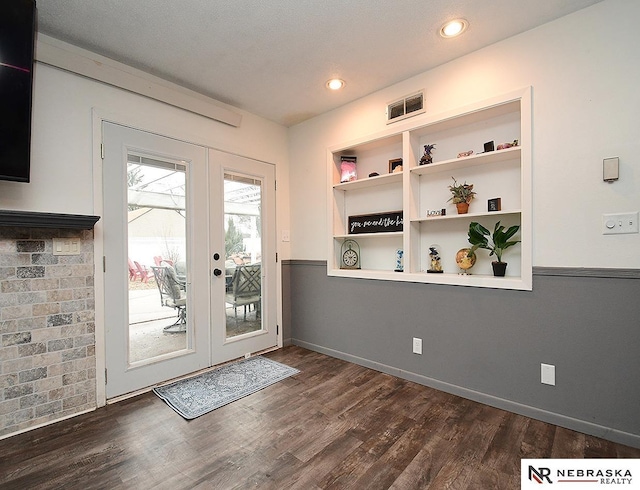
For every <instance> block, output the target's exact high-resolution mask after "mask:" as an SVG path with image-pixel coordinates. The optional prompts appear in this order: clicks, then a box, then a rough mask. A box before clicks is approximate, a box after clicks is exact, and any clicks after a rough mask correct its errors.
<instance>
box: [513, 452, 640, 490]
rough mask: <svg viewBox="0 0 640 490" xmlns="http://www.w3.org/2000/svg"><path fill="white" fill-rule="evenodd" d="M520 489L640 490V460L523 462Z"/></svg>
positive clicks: (549, 460)
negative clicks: (589, 489)
mask: <svg viewBox="0 0 640 490" xmlns="http://www.w3.org/2000/svg"><path fill="white" fill-rule="evenodd" d="M520 469H521V472H522V473H521V478H520V488H521V489H529V488H541V487H540V486H541V485H547V486H548V485H553V487H552V488H558V489H561V488H573V489H575V490H579V489H582V488H585V489H588V488H603V487H604V488H611V487H616V488H617V487H620V486H622V487H623V488H636V489H640V459H523V460H522V461H521V464H520Z"/></svg>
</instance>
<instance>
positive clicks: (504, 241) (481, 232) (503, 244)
mask: <svg viewBox="0 0 640 490" xmlns="http://www.w3.org/2000/svg"><path fill="white" fill-rule="evenodd" d="M519 229H520V226H518V225H513V226H510V227H509V228H508V229H506V231H505V227H504V226H502V225H501V224H500V222H499V221H498V222H497V223H496V226H495V228H494V229H493V234H492V235H491V236H489V235H490V232H489V230H487V229H486V228H485V227H484V226H482V225H481V224H480V223H476V222H475V221H474V222H471V223H470V224H469V243H470V244H471V245H472V247H471V251H470V252H469V254H471V253H473V252H475V251H476V250H477V249H479V248H485V249H487V250H489V251H490V253H489V256H492V255H494V254H495V256H496V258H497V259H498V260H496V261H493V262H492V263H491V266H492V267H493V275H494V276H500V277H502V276H504V274H505V272H506V270H507V263H506V262H503V261H502V254H503V253H504V251H505V250H506V249H508V248H509V247H511V246H513V245H515V244H516V243H519V242H520V240H510V238H511V237H513V235H515V234H516V233H517V232H518V230H519Z"/></svg>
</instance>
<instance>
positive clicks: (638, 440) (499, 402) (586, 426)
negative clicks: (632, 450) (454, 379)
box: [291, 338, 640, 448]
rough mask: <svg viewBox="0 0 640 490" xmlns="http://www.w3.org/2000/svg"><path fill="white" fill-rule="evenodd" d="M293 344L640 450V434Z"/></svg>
mask: <svg viewBox="0 0 640 490" xmlns="http://www.w3.org/2000/svg"><path fill="white" fill-rule="evenodd" d="M291 341H292V343H293V345H297V346H299V347H304V348H305V349H309V350H312V351H315V352H319V353H321V354H325V355H328V356H331V357H335V358H337V359H342V360H343V361H348V362H352V363H354V364H358V365H359V366H363V367H366V368H370V369H373V370H375V371H380V372H382V373H385V374H390V375H392V376H397V377H398V378H402V379H406V380H407V381H413V382H414V383H418V384H421V385H424V386H428V387H429V388H434V389H436V390H440V391H444V392H445V393H450V394H452V395H457V396H460V397H462V398H466V399H469V400H472V401H475V402H479V403H483V404H485V405H489V406H491V407H495V408H499V409H501V410H506V411H508V412H513V413H517V414H518V415H524V416H525V417H530V418H532V419H536V420H540V421H542V422H547V423H549V424H554V425H558V426H560V427H564V428H566V429H571V430H575V431H578V432H582V433H584V434H588V435H592V436H595V437H600V438H602V439H606V440H609V441H612V442H616V443H618V444H624V445H627V446H632V447H637V448H640V435H636V434H631V433H629V432H624V431H620V430H617V429H612V428H609V427H604V426H602V425H598V424H594V423H591V422H587V421H584V420H580V419H576V418H573V417H568V416H566V415H562V414H558V413H555V412H550V411H548V410H542V409H540V408H536V407H531V406H529V405H523V404H521V403H517V402H514V401H511V400H506V399H504V398H499V397H495V396H492V395H487V394H486V393H481V392H479V391H474V390H470V389H468V388H463V387H461V386H457V385H453V384H450V383H446V382H444V381H439V380H437V379H433V378H429V377H427V376H423V375H421V374H416V373H412V372H409V371H404V370H402V369H399V368H396V367H393V366H389V365H386V364H382V363H379V362H376V361H371V360H369V359H365V358H362V357H358V356H354V355H352V354H348V353H346V352H341V351H338V350H334V349H330V348H327V347H323V346H321V345H316V344H312V343H310V342H305V341H303V340H298V339H295V338H294V339H291Z"/></svg>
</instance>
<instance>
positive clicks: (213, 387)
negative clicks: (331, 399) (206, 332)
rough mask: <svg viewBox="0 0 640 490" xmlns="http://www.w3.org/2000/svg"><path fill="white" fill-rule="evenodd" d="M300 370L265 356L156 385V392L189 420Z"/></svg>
mask: <svg viewBox="0 0 640 490" xmlns="http://www.w3.org/2000/svg"><path fill="white" fill-rule="evenodd" d="M299 372H300V371H299V370H297V369H294V368H292V367H289V366H286V365H285V364H281V363H279V362H276V361H272V360H271V359H267V358H264V357H260V356H258V357H251V358H249V359H243V360H241V361H238V362H234V363H232V364H227V365H226V366H222V367H221V368H218V369H215V370H213V371H208V372H206V373H203V374H199V375H198V376H194V377H193V378H187V379H181V380H180V381H176V382H175V383H171V384H168V385H165V386H160V387H158V388H154V389H153V391H154V392H155V394H156V395H158V396H159V397H160V398H162V399H163V400H164V401H165V402H167V405H169V406H170V407H171V408H173V409H174V410H175V411H176V412H178V413H179V414H180V415H182V416H183V417H184V418H185V419H187V420H190V419H195V418H196V417H199V416H200V415H203V414H205V413H207V412H210V411H212V410H215V409H216V408H220V407H222V406H223V405H226V404H227V403H231V402H233V401H236V400H239V399H240V398H242V397H245V396H247V395H250V394H251V393H255V392H256V391H260V390H261V389H262V388H266V387H267V386H269V385H272V384H274V383H277V382H278V381H281V380H283V379H285V378H288V377H289V376H293V375H294V374H297V373H299Z"/></svg>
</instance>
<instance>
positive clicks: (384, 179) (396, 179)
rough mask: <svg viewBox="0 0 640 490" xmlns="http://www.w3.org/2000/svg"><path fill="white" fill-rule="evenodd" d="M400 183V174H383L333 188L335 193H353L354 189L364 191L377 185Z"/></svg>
mask: <svg viewBox="0 0 640 490" xmlns="http://www.w3.org/2000/svg"><path fill="white" fill-rule="evenodd" d="M393 183H398V184H401V183H402V172H397V173H395V174H383V175H377V176H375V177H367V178H365V179H358V180H352V181H351V182H341V183H340V184H336V185H334V186H333V188H334V189H335V190H337V191H353V190H356V189H366V188H367V187H376V186H379V185H386V184H393Z"/></svg>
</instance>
